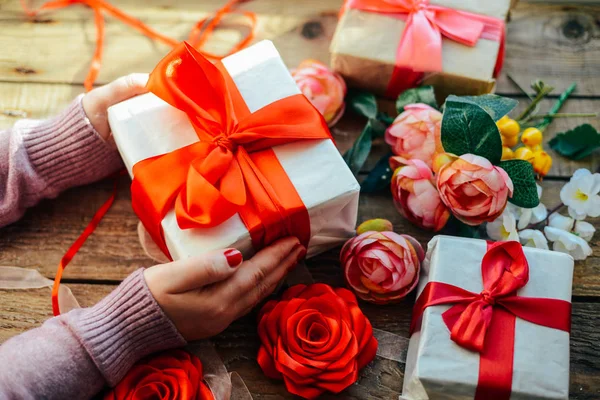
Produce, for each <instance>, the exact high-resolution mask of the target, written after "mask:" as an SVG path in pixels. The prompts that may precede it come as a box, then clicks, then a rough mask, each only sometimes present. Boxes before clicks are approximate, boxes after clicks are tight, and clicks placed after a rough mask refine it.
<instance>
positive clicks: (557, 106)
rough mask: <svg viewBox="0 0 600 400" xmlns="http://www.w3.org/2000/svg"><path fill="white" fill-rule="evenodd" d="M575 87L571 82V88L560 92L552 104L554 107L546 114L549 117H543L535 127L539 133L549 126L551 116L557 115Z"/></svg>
mask: <svg viewBox="0 0 600 400" xmlns="http://www.w3.org/2000/svg"><path fill="white" fill-rule="evenodd" d="M576 87H577V84H576V83H575V82H573V83H572V84H571V86H569V87H568V88H567V90H565V91H564V92H562V93H561V94H560V96H559V97H558V100H557V101H556V103H554V106H553V107H552V108H551V109H550V111H549V112H548V114H550V115H549V116H547V117H545V118H544V120H543V121H542V122H540V123H539V124H538V125H537V128H538V129H539V130H540V131H542V132H543V131H544V130H545V129H546V128H547V127H548V125H550V124H551V123H552V120H553V115H555V114H558V111H559V110H560V109H561V107H562V106H563V104H564V103H565V101H567V98H569V96H570V95H571V93H573V91H574V90H575V88H576Z"/></svg>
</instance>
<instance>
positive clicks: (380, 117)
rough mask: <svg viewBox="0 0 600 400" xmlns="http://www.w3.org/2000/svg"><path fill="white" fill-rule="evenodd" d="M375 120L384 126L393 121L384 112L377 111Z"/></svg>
mask: <svg viewBox="0 0 600 400" xmlns="http://www.w3.org/2000/svg"><path fill="white" fill-rule="evenodd" d="M377 120H378V121H381V122H382V123H383V124H385V125H386V126H390V125H391V124H393V123H394V118H392V117H390V116H389V115H388V114H387V113H386V112H378V113H377Z"/></svg>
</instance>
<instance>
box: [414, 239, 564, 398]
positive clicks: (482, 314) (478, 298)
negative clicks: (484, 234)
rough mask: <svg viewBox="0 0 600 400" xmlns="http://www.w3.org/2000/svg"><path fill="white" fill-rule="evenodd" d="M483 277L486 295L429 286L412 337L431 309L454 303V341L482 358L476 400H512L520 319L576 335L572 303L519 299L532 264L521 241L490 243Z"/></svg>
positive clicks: (450, 314)
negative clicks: (518, 292)
mask: <svg viewBox="0 0 600 400" xmlns="http://www.w3.org/2000/svg"><path fill="white" fill-rule="evenodd" d="M481 275H482V278H483V287H484V290H483V291H482V292H481V293H473V292H470V291H468V290H465V289H462V288H460V287H457V286H454V285H450V284H446V283H442V282H428V283H427V284H426V285H425V288H424V289H423V291H422V292H421V294H420V295H419V297H418V299H417V301H416V303H415V307H414V310H413V317H412V321H411V327H410V332H411V334H412V333H413V332H414V331H416V330H418V329H419V325H420V321H421V317H422V315H423V312H424V311H425V309H426V308H427V307H431V306H436V305H441V304H454V305H453V306H452V307H451V308H450V309H449V310H447V311H446V312H444V313H443V314H442V318H443V320H444V323H445V324H446V326H447V327H448V329H449V330H450V338H451V339H452V340H453V341H454V342H455V343H457V344H458V345H460V346H462V347H464V348H466V349H469V350H472V351H476V352H479V353H480V362H479V381H478V384H477V390H476V392H475V399H476V400H484V399H486V400H490V399H492V400H508V399H509V398H510V394H511V391H512V376H513V357H514V341H515V320H516V318H517V317H519V318H521V319H524V320H526V321H529V322H531V323H534V324H537V325H542V326H545V327H548V328H553V329H559V330H562V331H565V332H570V329H571V303H569V302H568V301H564V300H558V299H546V298H532V297H520V296H518V295H517V294H516V292H517V290H518V289H520V288H522V287H524V286H525V285H526V284H527V282H528V280H529V265H528V263H527V259H526V258H525V254H524V253H523V248H522V247H521V244H519V243H518V242H512V241H511V242H497V243H488V251H487V253H486V254H485V256H484V257H483V260H482V262H481Z"/></svg>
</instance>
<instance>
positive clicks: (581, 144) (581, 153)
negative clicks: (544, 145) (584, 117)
mask: <svg viewBox="0 0 600 400" xmlns="http://www.w3.org/2000/svg"><path fill="white" fill-rule="evenodd" d="M549 144H550V148H551V149H552V150H554V151H556V152H557V153H558V154H560V155H562V156H565V157H567V158H568V159H571V160H581V159H582V158H585V157H587V156H589V155H590V154H592V153H593V152H594V150H596V149H597V148H599V147H600V134H599V133H598V131H597V130H596V129H595V128H594V127H593V126H591V125H590V124H584V125H580V126H578V127H576V128H575V129H571V130H570V131H567V132H563V133H559V134H558V135H556V137H554V138H553V139H552V140H550V142H549Z"/></svg>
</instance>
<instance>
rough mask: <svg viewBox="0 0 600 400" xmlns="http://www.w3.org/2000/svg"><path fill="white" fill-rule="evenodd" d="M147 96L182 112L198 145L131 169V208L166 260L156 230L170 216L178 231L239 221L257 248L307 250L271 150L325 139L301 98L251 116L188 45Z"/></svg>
mask: <svg viewBox="0 0 600 400" xmlns="http://www.w3.org/2000/svg"><path fill="white" fill-rule="evenodd" d="M148 88H149V90H150V91H151V92H153V93H154V94H156V95H157V96H158V97H160V98H162V99H163V100H165V101H166V102H167V103H169V104H171V105H172V106H173V107H175V108H178V109H180V110H182V111H184V112H185V113H186V114H187V115H188V117H189V118H190V121H191V123H192V125H193V127H194V129H195V131H196V134H197V135H198V137H199V139H200V141H199V142H196V143H193V144H191V145H188V146H185V147H183V148H181V149H178V150H175V151H173V152H171V153H168V154H163V155H159V156H156V157H151V158H149V159H146V160H142V161H140V162H138V163H137V164H135V165H134V167H133V175H134V179H133V182H132V186H131V191H132V203H133V208H134V210H135V212H136V213H137V214H138V216H139V217H140V219H141V220H142V222H143V223H144V226H145V227H146V229H147V230H148V232H149V233H150V235H151V236H152V237H153V238H154V240H155V241H156V243H157V244H158V245H159V246H160V247H161V249H162V250H163V252H165V254H167V255H168V254H169V253H168V250H167V247H166V245H165V242H164V236H163V232H162V229H161V226H160V223H161V221H162V219H163V218H164V216H165V215H166V213H167V212H168V211H170V210H171V209H173V208H175V213H176V217H177V222H178V224H179V226H180V228H181V229H190V228H196V227H213V226H217V225H219V224H221V223H223V222H225V221H226V220H228V219H229V218H231V217H232V216H233V215H235V214H236V213H239V214H240V216H241V218H242V220H243V222H244V224H245V225H246V227H247V228H248V230H249V231H250V234H251V236H252V240H253V244H254V246H255V247H257V248H258V247H262V246H264V245H266V244H269V243H270V242H272V241H274V240H275V239H277V238H279V237H281V236H284V235H294V236H297V237H298V238H299V239H300V240H301V241H302V242H303V243H304V244H307V243H308V240H309V238H310V223H309V219H308V212H307V211H306V208H305V207H304V204H303V203H302V200H301V199H300V197H299V196H298V193H297V192H296V190H295V188H294V186H293V185H292V183H291V182H290V180H289V178H288V177H287V174H286V173H285V171H284V170H283V167H282V166H281V164H279V161H278V159H277V157H276V156H275V153H274V152H273V150H272V149H271V148H272V147H273V146H277V145H281V144H285V143H290V142H294V141H297V140H307V139H328V138H330V137H331V136H330V134H329V130H328V129H327V125H326V123H325V122H324V121H323V119H322V117H321V115H320V114H319V112H318V111H316V110H315V108H314V107H313V106H312V105H311V104H310V102H309V101H308V99H306V97H304V96H303V95H301V94H298V95H293V96H289V97H286V98H283V99H281V100H278V101H276V102H274V103H271V104H269V105H268V106H265V107H263V108H261V109H259V110H257V111H256V112H254V113H250V111H249V109H248V107H247V106H246V103H245V102H244V100H243V98H242V96H241V94H240V93H239V91H238V90H237V87H236V85H235V83H234V82H233V80H232V78H231V76H229V74H228V73H227V71H226V70H225V68H224V67H223V65H222V64H221V63H220V62H219V61H217V62H216V64H214V65H213V64H212V63H211V62H209V61H208V60H207V59H206V58H205V57H203V56H202V55H201V54H200V53H199V52H197V51H196V50H195V49H194V48H193V47H192V46H190V45H189V44H187V43H182V44H180V45H178V46H177V47H176V48H175V49H174V50H173V51H172V52H171V53H170V54H169V55H167V56H166V57H165V58H164V59H163V60H161V62H160V63H159V64H158V65H157V67H156V68H155V70H154V71H153V72H152V74H151V75H150V80H149V82H148ZM173 134H174V135H175V134H177V133H176V132H173Z"/></svg>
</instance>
